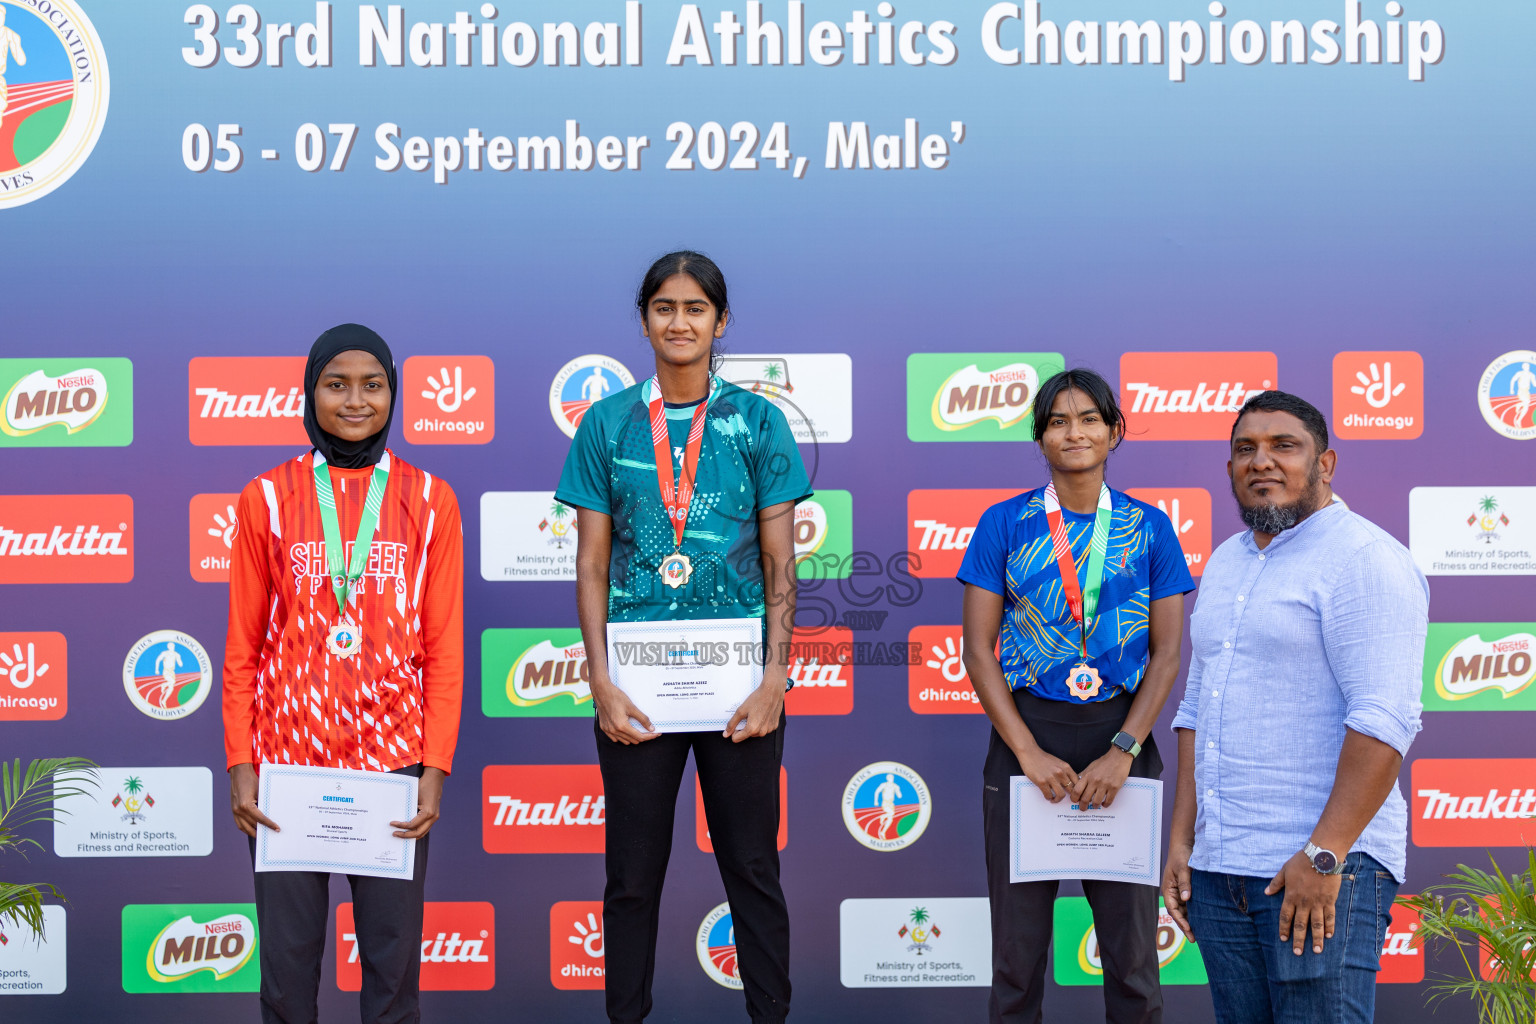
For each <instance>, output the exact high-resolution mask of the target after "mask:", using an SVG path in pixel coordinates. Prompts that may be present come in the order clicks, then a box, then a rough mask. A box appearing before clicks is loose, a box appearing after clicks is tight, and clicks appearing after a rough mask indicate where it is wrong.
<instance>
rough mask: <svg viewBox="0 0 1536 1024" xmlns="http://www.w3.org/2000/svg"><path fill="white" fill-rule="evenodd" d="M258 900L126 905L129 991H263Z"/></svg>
mask: <svg viewBox="0 0 1536 1024" xmlns="http://www.w3.org/2000/svg"><path fill="white" fill-rule="evenodd" d="M259 947H260V942H259V940H258V938H257V935H256V905H255V904H254V903H187V904H143V903H130V904H128V905H127V906H125V907H124V908H123V991H124V992H136V993H140V992H257V991H259V990H260V989H261V967H260V957H259V956H258V955H257V951H258V949H259Z"/></svg>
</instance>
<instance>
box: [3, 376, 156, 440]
mask: <svg viewBox="0 0 1536 1024" xmlns="http://www.w3.org/2000/svg"><path fill="white" fill-rule="evenodd" d="M0 394H3V396H4V397H3V399H0V447H57V446H70V447H76V446H121V445H126V444H129V443H130V442H131V441H132V440H133V365H132V363H131V362H129V360H127V359H92V360H91V361H89V362H86V361H84V360H81V359H0Z"/></svg>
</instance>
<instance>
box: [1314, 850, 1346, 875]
mask: <svg viewBox="0 0 1536 1024" xmlns="http://www.w3.org/2000/svg"><path fill="white" fill-rule="evenodd" d="M1312 866H1313V867H1314V868H1316V869H1317V870H1318V871H1321V872H1322V873H1323V874H1325V875H1330V874H1332V873H1333V869H1334V868H1336V867H1338V866H1339V858H1337V857H1335V856H1334V855H1333V852H1332V851H1331V850H1318V851H1317V852H1316V853H1314V854H1313V855H1312Z"/></svg>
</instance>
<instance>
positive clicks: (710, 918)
mask: <svg viewBox="0 0 1536 1024" xmlns="http://www.w3.org/2000/svg"><path fill="white" fill-rule="evenodd" d="M694 946H695V948H696V949H697V950H698V954H699V966H700V967H702V968H704V973H705V974H707V975H709V980H710V981H712V982H714V983H715V984H716V985H724V986H725V987H726V988H734V989H740V988H741V970H740V968H738V967H737V965H736V927H735V925H733V924H732V923H731V905H730V904H729V903H722V904H720V905H719V906H718V907H716V908H715V909H714V910H711V911H710V912H709V913H707V914H705V915H704V920H703V921H701V922H699V934H698V938H697V939H696V940H695V942H694Z"/></svg>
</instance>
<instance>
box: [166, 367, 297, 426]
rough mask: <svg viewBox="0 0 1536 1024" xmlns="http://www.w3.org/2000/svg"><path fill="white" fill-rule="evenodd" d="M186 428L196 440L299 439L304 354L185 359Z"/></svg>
mask: <svg viewBox="0 0 1536 1024" xmlns="http://www.w3.org/2000/svg"><path fill="white" fill-rule="evenodd" d="M187 433H188V437H189V438H190V439H191V441H192V443H193V444H198V445H255V444H261V445H267V444H270V445H290V444H292V445H299V444H304V443H306V441H307V435H306V434H305V432H304V358H303V357H302V356H253V357H224V356H200V357H198V358H196V359H193V360H191V361H190V362H189V363H188V364H187Z"/></svg>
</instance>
